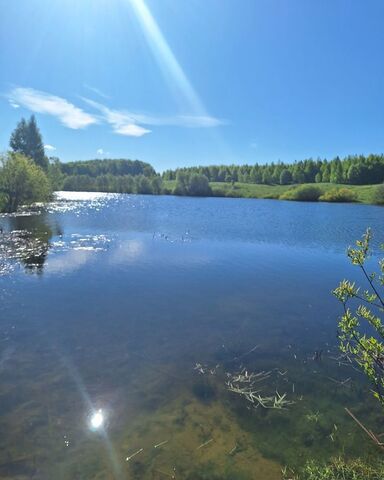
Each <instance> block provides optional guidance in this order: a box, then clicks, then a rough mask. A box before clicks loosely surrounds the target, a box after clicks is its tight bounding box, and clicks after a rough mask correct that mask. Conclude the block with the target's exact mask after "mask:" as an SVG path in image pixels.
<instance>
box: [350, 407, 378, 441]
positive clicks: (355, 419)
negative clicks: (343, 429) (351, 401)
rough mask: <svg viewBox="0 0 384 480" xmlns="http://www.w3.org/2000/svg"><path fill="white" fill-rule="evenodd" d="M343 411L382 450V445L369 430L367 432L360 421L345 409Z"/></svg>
mask: <svg viewBox="0 0 384 480" xmlns="http://www.w3.org/2000/svg"><path fill="white" fill-rule="evenodd" d="M345 411H346V412H347V413H348V415H350V416H351V417H352V418H353V420H354V421H355V422H356V423H357V424H358V425H359V427H360V428H362V429H363V430H364V432H365V433H366V434H367V435H368V436H369V437H370V438H371V440H373V442H374V443H376V445H377V446H378V447H380V448H384V443H382V442H380V440H379V439H378V438H377V437H376V435H375V434H374V433H373V432H372V431H371V430H368V428H367V427H365V426H364V425H363V424H362V423H361V422H360V420H358V419H357V418H356V417H355V415H354V414H353V413H352V412H351V411H350V410H348V408H347V407H345Z"/></svg>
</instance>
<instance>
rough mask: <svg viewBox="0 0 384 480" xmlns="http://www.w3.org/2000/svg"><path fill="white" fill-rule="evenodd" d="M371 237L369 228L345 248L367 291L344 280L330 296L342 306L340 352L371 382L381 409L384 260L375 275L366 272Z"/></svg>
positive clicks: (383, 391)
mask: <svg viewBox="0 0 384 480" xmlns="http://www.w3.org/2000/svg"><path fill="white" fill-rule="evenodd" d="M371 238H372V235H371V231H370V229H368V230H367V231H366V233H365V234H364V235H363V237H362V239H361V240H358V241H357V242H356V247H355V248H352V247H350V248H349V249H348V257H349V258H350V260H351V262H352V265H355V266H357V267H358V268H359V269H360V270H361V272H362V273H363V277H364V279H365V281H366V288H364V289H362V288H360V287H358V286H357V285H356V284H355V282H351V281H349V280H343V281H342V282H340V284H339V286H338V287H337V288H336V289H335V290H334V292H333V293H334V295H335V296H336V298H337V299H338V300H339V301H340V302H341V304H342V305H343V315H342V317H341V319H340V322H339V329H340V330H339V341H340V349H341V351H342V352H343V353H344V354H345V355H347V356H348V357H349V358H350V359H351V360H352V361H354V362H355V363H356V364H357V366H358V367H359V368H360V369H361V370H362V371H363V373H364V374H365V376H366V377H367V378H368V380H369V381H370V382H371V385H372V387H373V393H374V396H375V397H376V398H377V399H378V400H379V402H380V403H381V405H382V406H383V407H384V325H383V322H382V319H381V318H380V317H381V316H382V313H383V311H384V296H383V286H384V258H381V259H380V260H379V272H378V273H377V272H373V273H370V272H369V271H368V270H367V267H366V262H367V260H368V258H369V257H370V256H371ZM383 247H384V246H382V248H383ZM356 301H357V303H358V305H357V306H356Z"/></svg>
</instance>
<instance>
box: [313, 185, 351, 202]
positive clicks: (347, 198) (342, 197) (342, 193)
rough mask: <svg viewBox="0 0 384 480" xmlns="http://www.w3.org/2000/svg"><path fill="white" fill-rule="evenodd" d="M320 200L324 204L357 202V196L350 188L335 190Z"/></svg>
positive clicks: (325, 194)
mask: <svg viewBox="0 0 384 480" xmlns="http://www.w3.org/2000/svg"><path fill="white" fill-rule="evenodd" d="M319 200H320V201H322V202H357V195H356V193H355V192H354V191H353V190H351V189H349V188H334V189H332V190H328V191H327V192H324V193H323V194H322V195H321V196H320V197H319Z"/></svg>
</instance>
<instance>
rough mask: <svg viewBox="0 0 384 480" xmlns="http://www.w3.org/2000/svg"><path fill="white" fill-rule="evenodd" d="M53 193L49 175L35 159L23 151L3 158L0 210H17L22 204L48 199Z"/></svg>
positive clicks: (0, 170) (0, 182)
mask: <svg viewBox="0 0 384 480" xmlns="http://www.w3.org/2000/svg"><path fill="white" fill-rule="evenodd" d="M51 194H52V190H51V184H50V182H49V180H48V177H47V175H46V174H45V172H44V171H43V169H42V168H41V167H38V166H37V165H36V163H34V161H33V160H31V159H29V158H27V157H25V156H24V155H22V154H21V153H8V154H6V155H4V156H3V157H2V158H1V167H0V211H2V212H8V213H10V212H15V211H16V210H17V209H18V208H19V206H21V205H29V204H31V203H35V202H45V201H48V200H49V199H50V197H51Z"/></svg>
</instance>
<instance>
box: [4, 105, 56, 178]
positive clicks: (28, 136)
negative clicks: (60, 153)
mask: <svg viewBox="0 0 384 480" xmlns="http://www.w3.org/2000/svg"><path fill="white" fill-rule="evenodd" d="M9 144H10V147H11V148H12V150H13V151H14V152H17V153H22V154H23V155H25V156H26V157H29V158H31V159H32V160H33V161H34V162H35V163H36V165H37V166H38V167H41V168H42V169H43V170H45V171H47V170H48V159H47V157H46V156H45V151H44V144H43V139H42V137H41V133H40V130H39V128H38V127H37V123H36V119H35V116H34V115H32V116H31V118H30V119H29V121H28V122H26V121H25V119H24V118H22V119H21V120H20V122H19V123H18V124H17V127H16V128H15V130H14V131H13V132H12V134H11V139H10V141H9Z"/></svg>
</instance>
